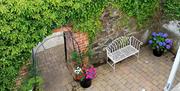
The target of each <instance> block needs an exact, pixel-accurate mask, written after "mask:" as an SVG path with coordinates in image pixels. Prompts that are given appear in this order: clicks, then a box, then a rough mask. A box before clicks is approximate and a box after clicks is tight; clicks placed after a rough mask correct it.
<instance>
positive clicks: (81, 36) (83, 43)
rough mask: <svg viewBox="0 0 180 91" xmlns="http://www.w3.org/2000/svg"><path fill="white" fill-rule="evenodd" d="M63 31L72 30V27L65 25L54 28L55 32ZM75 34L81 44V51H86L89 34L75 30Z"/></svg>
mask: <svg viewBox="0 0 180 91" xmlns="http://www.w3.org/2000/svg"><path fill="white" fill-rule="evenodd" d="M62 31H72V27H68V26H65V27H61V28H57V29H54V30H53V32H62ZM73 36H74V38H75V40H76V41H77V43H78V45H79V49H80V51H81V52H86V51H87V49H88V48H87V47H88V44H89V41H88V34H87V33H83V32H73ZM76 47H77V46H76Z"/></svg>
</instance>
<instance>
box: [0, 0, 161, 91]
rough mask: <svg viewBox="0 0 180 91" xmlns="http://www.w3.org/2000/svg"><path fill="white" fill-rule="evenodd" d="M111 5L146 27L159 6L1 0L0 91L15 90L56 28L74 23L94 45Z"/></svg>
mask: <svg viewBox="0 0 180 91" xmlns="http://www.w3.org/2000/svg"><path fill="white" fill-rule="evenodd" d="M109 5H113V6H114V7H116V8H118V9H120V10H122V11H123V12H124V13H126V15H128V16H130V17H135V18H136V19H137V22H138V24H139V25H141V26H142V25H143V24H144V22H146V20H148V19H149V18H150V17H151V16H152V15H153V13H154V11H155V9H156V8H157V7H158V1H157V0H140V1H139V0H0V52H1V54H0V79H1V80H0V91H12V90H14V87H15V80H16V76H17V75H18V73H19V69H20V67H21V66H22V65H23V64H25V63H26V62H27V61H26V60H28V59H29V58H30V55H31V49H32V48H33V47H34V46H35V45H36V44H37V43H38V42H40V41H42V39H43V38H44V37H45V36H47V35H49V34H50V33H51V30H52V28H55V25H57V27H61V26H63V25H66V24H69V23H71V24H72V25H73V29H74V31H81V32H87V33H88V36H89V40H90V43H92V42H93V39H94V38H95V36H96V34H97V33H98V32H99V31H101V30H102V24H101V21H100V19H99V18H100V17H101V15H102V13H103V11H104V9H105V8H107V7H108V6H109Z"/></svg>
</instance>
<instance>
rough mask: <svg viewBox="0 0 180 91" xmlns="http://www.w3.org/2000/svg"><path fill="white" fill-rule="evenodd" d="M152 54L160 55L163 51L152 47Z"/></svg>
mask: <svg viewBox="0 0 180 91" xmlns="http://www.w3.org/2000/svg"><path fill="white" fill-rule="evenodd" d="M153 54H154V56H156V57H160V56H162V54H163V51H160V50H157V49H154V50H153Z"/></svg>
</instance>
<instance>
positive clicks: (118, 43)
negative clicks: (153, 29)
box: [106, 36, 143, 71]
mask: <svg viewBox="0 0 180 91" xmlns="http://www.w3.org/2000/svg"><path fill="white" fill-rule="evenodd" d="M142 44H143V43H142V42H141V41H139V40H138V39H136V38H135V37H134V36H130V37H129V36H122V37H119V38H117V39H115V40H113V41H112V42H111V43H110V44H109V45H108V46H107V47H106V51H107V57H108V58H109V59H110V61H109V60H107V63H108V64H109V65H110V66H111V67H112V68H113V69H114V71H115V64H116V63H118V62H120V61H122V60H124V59H126V58H128V57H130V56H132V55H135V56H137V60H138V58H139V51H140V46H141V45H142Z"/></svg>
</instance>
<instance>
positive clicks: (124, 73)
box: [43, 46, 180, 91]
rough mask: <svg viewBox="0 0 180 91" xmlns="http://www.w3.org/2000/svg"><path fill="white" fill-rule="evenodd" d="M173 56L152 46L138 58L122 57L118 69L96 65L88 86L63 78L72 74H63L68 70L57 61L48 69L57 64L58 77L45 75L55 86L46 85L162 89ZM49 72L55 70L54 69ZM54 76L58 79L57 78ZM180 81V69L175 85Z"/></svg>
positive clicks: (95, 90)
mask: <svg viewBox="0 0 180 91" xmlns="http://www.w3.org/2000/svg"><path fill="white" fill-rule="evenodd" d="M51 56H54V55H51ZM173 57H174V55H172V54H171V53H170V52H168V53H165V54H164V55H163V56H161V57H155V56H154V55H153V54H152V50H151V49H149V47H147V46H146V47H143V48H142V50H141V52H140V58H139V60H137V58H136V57H135V56H132V57H129V58H127V59H125V60H123V61H122V62H119V63H118V64H117V65H116V71H115V72H113V70H112V68H111V67H110V66H109V65H108V64H104V65H101V66H99V67H97V77H96V78H95V79H94V80H92V85H91V87H89V88H86V89H84V88H82V87H81V86H80V85H79V83H78V82H75V81H73V80H72V79H70V80H67V81H66V80H64V79H69V76H70V75H69V74H68V73H66V74H64V73H63V72H64V71H67V70H64V71H62V69H66V67H65V66H63V68H62V67H60V66H58V65H60V64H56V66H52V67H50V68H49V69H53V67H56V68H57V69H58V70H61V71H56V72H54V73H56V74H58V75H57V76H56V75H53V77H51V74H43V75H48V77H49V78H48V77H47V78H48V79H45V81H46V82H47V83H48V81H51V82H50V83H51V85H52V86H53V87H51V86H50V85H48V84H46V87H45V91H163V88H164V86H165V84H166V81H167V79H168V76H169V73H170V70H171V67H172V64H173ZM52 60H62V56H61V58H60V59H58V58H55V59H53V58H52V59H51V61H52ZM52 63H53V62H52ZM51 65H52V64H51ZM64 65H65V64H64ZM61 66H62V65H61ZM58 67H59V68H58ZM50 72H51V73H53V70H52V71H50ZM58 72H59V73H58ZM44 77H46V76H44ZM54 78H57V79H58V80H57V79H55V80H54ZM178 82H180V72H179V70H178V73H177V76H176V79H175V82H174V84H177V83H178ZM60 83H61V84H60ZM62 83H63V84H62ZM57 84H59V85H57Z"/></svg>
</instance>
